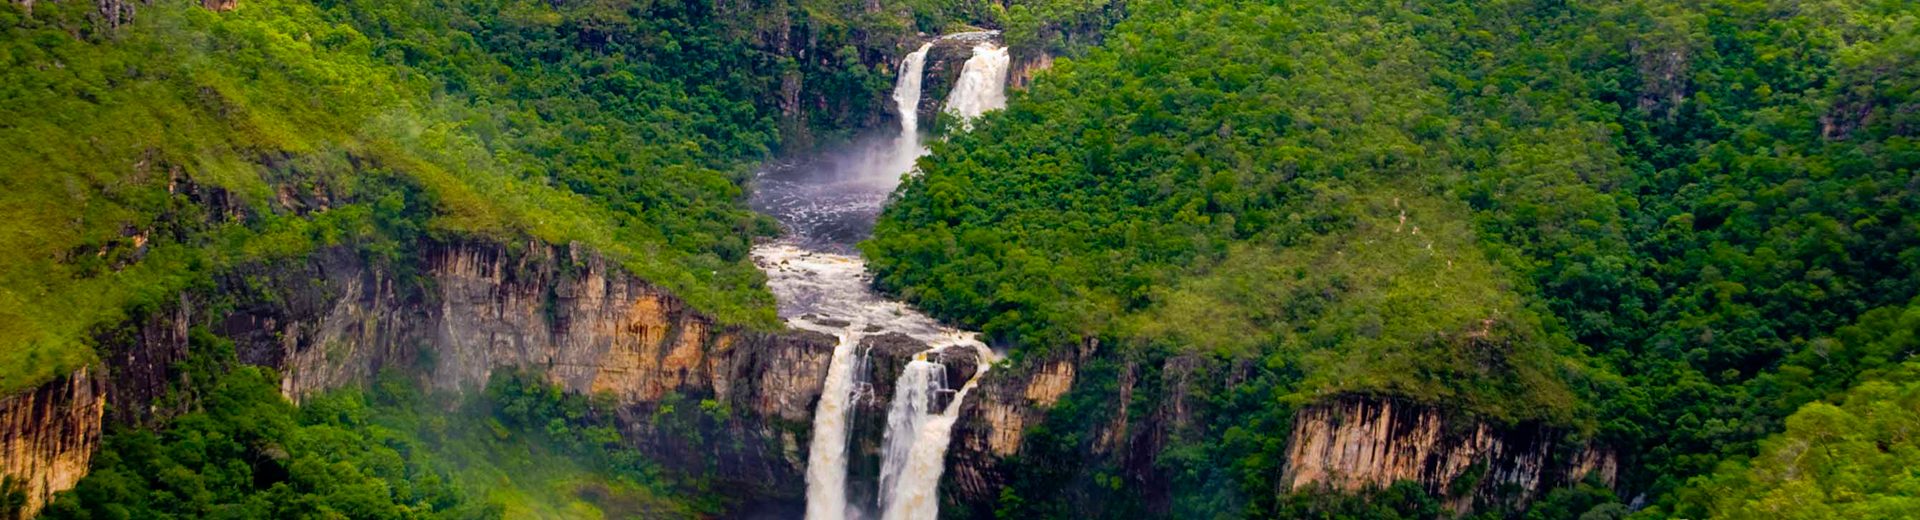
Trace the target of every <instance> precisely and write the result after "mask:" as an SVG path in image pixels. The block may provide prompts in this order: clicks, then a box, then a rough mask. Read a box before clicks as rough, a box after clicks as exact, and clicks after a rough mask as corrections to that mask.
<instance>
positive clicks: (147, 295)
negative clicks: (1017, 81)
mask: <svg viewBox="0 0 1920 520" xmlns="http://www.w3.org/2000/svg"><path fill="white" fill-rule="evenodd" d="M197 4H198V2H186V1H182V0H170V1H163V2H157V3H154V4H152V5H142V6H140V7H138V12H137V14H135V15H133V16H132V20H131V22H122V23H120V24H119V25H118V26H117V27H109V21H108V20H104V19H101V18H100V17H98V16H97V15H96V14H95V13H94V9H93V6H91V5H88V4H86V3H84V2H82V3H74V2H42V3H26V4H22V3H7V4H6V5H4V6H0V31H4V34H0V70H4V71H5V72H3V73H0V79H3V80H4V81H3V83H4V84H5V85H6V86H5V87H0V138H4V139H5V140H6V141H7V142H8V143H10V146H8V147H6V148H5V149H4V150H0V165H3V166H4V168H5V169H6V170H7V171H8V175H7V176H6V177H5V178H4V179H0V187H4V188H5V189H4V190H0V214H5V215H7V216H8V218H9V219H10V220H11V221H12V222H13V223H14V225H11V226H7V227H6V228H5V229H4V230H0V251H5V253H3V254H0V273H4V276H0V280H4V281H0V337H5V338H7V339H5V340H4V343H0V394H4V393H12V392H16V391H18V390H20V389H23V388H26V387H29V386H31V385H33V384H37V383H39V382H42V381H45V380H48V379H50V378H52V377H54V376H55V375H56V374H60V373H64V372H68V371H71V370H73V369H75V368H77V367H78V366H79V365H82V364H85V363H88V362H90V361H91V360H92V359H93V358H92V355H91V352H90V349H89V348H88V345H87V343H89V341H88V339H87V336H88V334H89V331H90V330H91V329H92V328H94V327H97V326H100V325H102V324H110V323H115V322H117V321H120V320H123V319H124V318H125V309H127V308H128V307H133V306H141V305H148V304H151V303H154V302H164V301H167V300H168V299H170V298H171V297H172V295H173V294H175V293H177V292H178V291H179V290H181V289H184V288H186V287H189V286H191V285H193V284H196V283H201V282H202V281H203V280H205V279H206V277H207V276H208V273H210V272H215V271H218V270H219V269H221V268H222V267H223V266H227V265H231V264H232V263H235V262H253V261H270V260H272V259H273V258H299V257H300V256H302V255H304V254H305V252H307V251H309V250H310V249H311V248H313V247H315V246H322V245H336V244H339V243H342V242H345V243H348V244H352V245H356V246H358V247H359V248H360V249H362V250H363V251H364V252H365V253H366V254H368V255H369V256H372V257H375V258H377V259H381V260H382V261H393V262H405V261H407V260H408V258H407V257H408V256H409V255H408V254H407V251H410V250H412V249H413V248H414V247H416V246H417V245H418V242H419V241H420V240H422V239H428V240H447V239H451V238H453V237H459V236H481V237H487V238H491V239H495V240H504V241H518V240H520V239H521V238H523V237H528V236H530V237H532V238H536V239H540V240H543V241H546V242H550V243H579V244H582V245H585V246H589V247H592V248H594V249H596V250H599V251H601V252H604V253H607V254H608V255H610V256H611V257H613V258H615V259H617V260H619V261H620V262H621V263H622V264H623V265H624V266H625V267H626V268H628V269H629V270H631V271H633V272H634V273H635V274H637V275H639V276H641V277H642V278H645V279H647V280H649V281H651V282H654V283H657V284H660V285H662V286H665V287H667V288H669V289H671V290H673V291H674V292H675V294H676V295H678V296H680V297H681V298H683V299H685V300H687V301H688V302H690V303H691V304H692V305H693V306H695V307H696V308H698V309H700V310H702V311H704V312H706V313H708V314H710V315H712V316H713V317H715V318H717V319H719V320H720V321H722V322H725V323H732V324H745V325H753V326H771V325H772V324H773V323H774V319H773V310H772V305H771V302H772V300H771V296H770V295H769V294H768V293H767V292H766V290H765V289H764V283H763V281H762V280H763V276H762V275H761V274H760V273H759V271H758V270H756V269H754V268H753V267H752V265H751V263H750V262H749V261H748V260H747V259H746V251H747V248H748V245H749V243H750V241H751V240H752V239H753V238H754V237H756V236H761V235H765V234H767V233H770V232H772V231H773V229H774V226H773V225H772V223H771V221H770V220H768V219H766V218H765V217H762V216H759V215H756V214H754V213H752V212H750V211H748V210H747V209H746V208H745V206H744V204H743V203H742V193H741V187H740V181H741V180H742V177H743V175H744V172H745V171H746V167H747V165H748V164H750V163H751V162H754V161H757V160H759V159H762V158H764V157H766V156H767V155H768V154H770V153H771V152H772V151H773V150H774V149H775V148H776V147H778V146H779V145H780V143H781V139H782V137H783V136H787V135H809V134H811V133H812V130H810V129H811V128H814V127H820V128H854V127H857V126H858V124H859V123H860V122H861V121H862V119H860V118H864V117H866V116H865V114H869V113H873V110H871V106H875V105H874V103H877V102H879V100H880V96H881V93H883V92H885V90H886V88H887V87H888V81H887V79H886V78H885V77H883V76H882V75H881V74H882V71H879V70H877V69H874V68H872V67H870V66H869V65H868V64H869V63H874V62H877V61H879V60H880V58H881V57H882V53H884V52H889V51H891V49H892V48H893V47H895V46H896V45H897V41H896V40H899V39H903V38H905V37H907V36H909V35H910V33H907V32H906V31H907V30H908V29H909V28H910V27H909V25H908V24H902V23H899V22H898V20H901V19H912V18H914V17H915V16H917V15H915V14H914V13H915V12H922V11H924V12H926V13H929V14H928V15H927V16H930V17H932V16H934V13H936V12H937V13H948V12H951V11H953V10H955V9H958V7H957V6H955V5H948V4H947V3H943V2H934V3H929V4H928V5H924V6H915V7H913V10H910V11H906V12H903V11H894V10H888V11H886V12H880V13H873V14H871V15H862V16H859V17H854V16H845V14H846V13H853V12H864V8H863V7H862V6H861V5H856V3H850V2H838V1H831V0H804V1H803V0H794V1H791V2H777V3H775V4H773V5H768V6H763V7H758V8H753V9H751V10H747V9H745V8H741V9H736V10H726V9H723V7H724V6H720V5H718V4H710V3H705V2H642V3H613V2H586V3H559V4H556V3H550V2H537V1H530V0H409V1H406V2H398V3H396V2H360V1H352V0H337V1H336V0H329V1H322V2H317V3H308V2H300V1H294V0H250V1H247V2H242V3H241V4H240V6H239V8H237V9H235V10H233V11H231V12H212V11H209V10H206V9H202V8H200V7H198V5H197ZM944 16H951V14H939V17H944ZM890 20H891V21H890ZM856 23H857V24H870V25H872V26H874V27H875V28H874V29H872V30H871V31H865V32H860V31H852V30H851V29H850V27H851V26H850V25H849V24H856ZM889 27H891V28H892V29H888V28H889ZM794 35H799V37H800V38H801V39H802V40H803V41H808V42H810V44H814V45H820V46H822V47H821V48H820V49H811V50H809V51H810V52H798V51H796V50H795V49H789V48H785V47H782V46H784V45H786V44H784V43H781V44H779V45H775V44H774V43H772V42H786V41H789V39H790V38H792V37H793V36H794ZM790 54H799V55H802V56H810V58H809V59H805V60H797V61H796V60H795V59H794V58H793V57H791V56H790ZM794 82H799V83H794ZM789 84H799V85H808V89H809V90H808V95H810V96H815V97H818V98H820V99H821V100H822V101H821V106H820V107H818V108H815V107H813V106H812V105H811V104H809V105H808V106H795V105H792V103H793V102H792V101H787V102H783V101H781V100H782V99H788V98H787V97H786V96H782V95H776V93H779V92H783V91H784V90H785V89H788V88H789ZM794 94H795V95H797V93H794ZM827 99H832V100H834V101H833V102H832V103H828V102H826V101H824V100H827ZM822 133H825V134H828V135H826V136H823V137H826V138H831V134H832V132H831V131H827V132H822ZM803 141H805V140H803Z"/></svg>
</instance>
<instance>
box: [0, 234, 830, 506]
mask: <svg viewBox="0 0 1920 520" xmlns="http://www.w3.org/2000/svg"><path fill="white" fill-rule="evenodd" d="M421 250H422V251H424V252H423V253H422V254H421V255H420V257H419V258H418V259H417V260H418V263H417V265H407V266H387V265H374V264H370V263H368V262H366V261H365V260H363V259H362V258H361V257H360V255H358V254H357V253H355V252H353V251H351V250H346V249H331V250H324V251H319V252H316V253H315V254H313V255H311V256H310V257H308V258H307V259H306V260H304V261H298V262H280V263H262V264H259V265H251V266H245V267H241V268H238V269H236V270H235V271H234V272H230V273H224V274H222V275H220V276H218V277H217V279H216V281H215V283H214V284H213V285H214V288H212V289H210V290H202V291H196V292H189V293H185V294H182V295H181V296H180V297H179V299H178V300H177V302H176V303H173V304H170V305H166V306H164V308H161V309H157V310H150V311H147V312H143V313H136V315H135V317H134V318H133V319H132V320H130V321H129V322H128V323H126V324H123V325H121V326H118V327H111V328H109V329H107V330H106V331H105V332H103V333H101V334H100V335H99V336H98V337H97V338H96V340H97V344H98V345H99V349H100V350H101V351H102V358H103V363H102V365H104V370H105V377H104V378H99V377H97V376H92V377H90V376H89V374H88V373H85V372H83V373H80V374H77V375H75V376H74V377H73V378H69V379H66V380H61V381H55V382H52V383H49V384H47V385H44V386H42V387H40V388H39V389H37V390H35V391H33V392H31V393H28V394H23V395H19V396H14V397H12V398H9V399H8V400H7V401H5V403H6V404H5V405H4V407H3V408H0V410H4V411H3V412H0V417H4V418H5V422H0V436H3V437H0V438H4V439H5V440H6V443H7V444H6V447H7V450H8V452H7V453H8V454H9V455H8V458H7V461H8V466H7V467H6V468H5V469H6V474H8V475H14V476H16V477H19V478H23V479H27V480H28V481H29V485H30V486H32V487H31V488H30V489H31V490H32V491H33V493H31V495H32V496H34V497H36V498H35V500H36V502H34V505H35V506H36V507H37V506H38V504H39V503H40V502H39V501H40V500H43V499H44V498H45V497H46V496H48V495H50V494H51V493H52V492H57V491H59V490H63V489H66V488H68V487H71V486H72V485H73V483H74V482H75V481H77V480H78V479H79V478H80V476H82V475H84V474H85V468H86V464H87V461H88V457H89V455H90V453H91V452H92V450H93V448H94V446H95V445H96V444H97V441H98V437H99V432H100V430H101V427H102V423H103V422H104V421H105V420H111V421H116V422H120V423H123V424H136V425H137V424H153V423H157V422H161V421H164V420H165V419H166V418H167V417H168V416H171V415H174V414H175V413H177V412H178V410H171V409H167V408H166V406H168V405H167V404H165V403H168V402H170V400H167V399H162V398H161V396H162V395H164V394H166V392H167V391H168V389H170V388H174V387H176V386H178V385H180V384H182V383H185V381H184V379H183V378H184V377H185V375H184V374H182V373H180V372H179V371H177V370H175V369H174V368H173V367H174V366H175V364H176V362H177V361H179V360H181V359H184V358H185V356H186V354H187V352H188V349H189V348H190V345H189V342H190V339H189V331H190V330H191V329H192V328H194V327H196V326H198V327H205V328H206V329H208V330H210V331H213V332H215V333H217V334H218V335H220V336H223V337H226V338H229V339H231V340H233V341H234V343H235V350H236V352H237V354H238V355H239V358H240V361H242V362H245V363H250V364H255V365H262V366H270V367H276V368H278V369H279V370H280V372H281V374H282V384H281V388H282V391H283V392H284V393H285V394H286V395H287V396H288V397H289V398H292V399H294V400H296V401H297V400H299V399H301V398H302V397H304V396H307V395H311V394H312V393H314V392H318V391H322V390H327V389H331V388H338V387H341V386H347V385H354V384H360V383H362V382H365V381H367V380H368V379H369V378H371V377H372V376H373V375H374V374H375V373H377V372H378V371H380V370H381V369H383V368H386V367H398V368H404V369H406V371H407V372H408V373H410V374H417V375H418V376H419V377H420V378H421V379H422V380H423V381H426V382H430V383H431V384H432V385H434V386H436V387H438V388H440V389H442V390H448V391H460V392H472V391H475V390H477V389H478V388H480V387H481V386H482V385H484V384H485V383H486V381H487V379H488V377H490V375H491V374H492V373H493V372H494V371H496V370H500V369H503V368H524V369H531V370H534V371H537V372H541V373H545V374H547V375H548V377H549V378H551V379H552V380H553V381H554V382H555V383H557V384H560V385H562V386H564V387H565V388H566V389H568V390H570V391H574V392H580V393H591V394H601V395H607V396H610V397H612V399H613V402H614V403H615V404H616V405H617V406H618V407H619V409H618V416H619V417H620V418H621V419H622V421H621V423H622V427H623V431H624V432H625V433H626V434H627V437H628V438H629V440H630V441H631V442H632V443H633V444H634V445H635V446H637V447H639V448H640V449H642V450H643V451H646V452H648V454H649V455H650V456H652V458H654V459H655V460H657V461H659V462H660V463H661V464H663V465H665V466H667V467H669V468H673V469H678V470H685V471H689V472H694V473H698V474H703V475H709V476H711V477H712V478H713V479H714V481H715V482H716V483H717V484H720V485H729V486H733V487H735V488H737V489H741V490H745V491H750V492H751V493H752V496H754V497H756V499H774V500H783V499H796V498H797V497H798V496H800V495H801V493H802V492H803V485H802V484H801V483H802V482H804V479H803V478H802V477H801V475H802V474H803V471H804V467H803V466H804V461H805V460H806V456H805V453H803V452H801V449H802V448H801V446H804V445H805V444H806V443H805V442H804V438H805V435H806V434H807V432H806V425H807V424H809V422H808V420H809V419H810V418H811V416H812V411H813V403H814V402H815V400H816V399H818V397H819V394H820V390H821V386H822V384H823V380H824V378H825V374H826V370H827V363H828V361H829V359H830V358H831V355H832V350H833V344H834V341H835V340H834V338H832V337H829V336H825V335H822V334H817V333H808V332H763V331H755V330H748V329H743V328H738V327H731V326H721V325H716V324H714V323H713V322H712V321H711V320H710V319H708V318H706V317H705V316H702V315H700V314H699V313H697V312H695V311H694V310H692V309H690V308H688V307H687V306H686V305H685V304H684V303H682V302H681V301H680V300H678V299H677V298H674V297H673V296H672V295H669V294H667V293H666V292H664V291H662V290H660V289H659V288H656V287H654V286H652V285H650V284H647V283H646V282H644V281H641V280H639V279H637V278H634V277H632V276H630V275H627V274H625V273H624V272H622V271H621V270H620V269H618V268H617V267H616V266H614V265H612V264H610V262H609V261H607V260H606V259H604V258H602V257H600V256H599V255H597V254H593V253H591V252H587V251H585V250H583V249H580V248H575V247H566V246H548V245H544V244H538V243H531V244H523V245H518V246H513V247H509V246H506V245H501V244H495V243H486V242H457V243H446V244H438V243H436V244H424V245H423V246H422V247H421ZM97 379H105V380H106V382H100V381H97ZM705 400H711V401H713V402H714V403H715V404H716V405H720V408H721V409H724V410H727V411H728V413H727V414H724V415H723V416H722V415H712V414H709V415H701V416H699V417H697V418H696V420H693V421H692V422H691V423H688V422H680V423H675V422H673V421H661V420H658V417H657V415H659V412H660V411H661V409H662V408H667V409H672V407H671V406H669V405H671V404H674V403H680V402H694V403H697V402H700V401H705ZM103 405H110V406H106V407H105V408H109V409H111V410H113V412H112V416H111V417H110V418H105V419H103V417H102V409H103ZM175 405H178V403H175ZM679 408H680V409H698V408H699V407H697V406H691V405H689V406H681V407H679ZM709 439H711V440H713V441H712V442H707V440H709ZM720 439H724V440H725V441H724V442H721V441H719V440H720ZM16 461H21V462H19V463H18V464H16ZM16 465H17V466H19V467H16ZM742 494H743V495H746V494H747V493H742Z"/></svg>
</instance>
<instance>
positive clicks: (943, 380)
mask: <svg viewBox="0 0 1920 520" xmlns="http://www.w3.org/2000/svg"><path fill="white" fill-rule="evenodd" d="M926 357H927V355H926V353H924V352H923V353H921V354H919V355H916V356H914V359H913V361H912V362H909V363H907V366H906V368H904V369H902V370H901V372H900V380H899V381H896V382H895V383H894V386H893V401H890V402H888V406H887V430H886V436H885V438H884V442H885V443H886V451H884V452H882V455H881V459H880V460H881V463H880V507H882V508H883V510H884V508H885V507H886V506H887V502H888V501H889V500H890V499H892V498H893V497H894V496H896V495H898V492H897V491H898V485H899V482H900V477H901V474H902V473H904V472H905V471H906V469H907V460H908V458H909V457H908V454H909V453H912V452H913V445H914V443H915V442H916V441H918V440H919V438H920V429H921V426H923V425H925V424H926V422H927V419H929V418H930V417H931V415H932V413H933V399H934V397H935V396H936V395H938V394H939V392H940V391H941V390H946V389H947V367H945V366H943V365H941V364H939V363H935V362H932V361H927V359H926Z"/></svg>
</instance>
